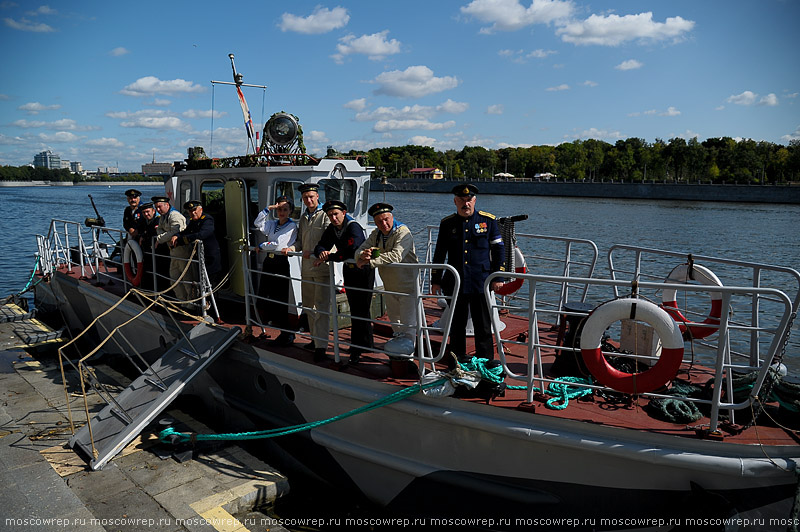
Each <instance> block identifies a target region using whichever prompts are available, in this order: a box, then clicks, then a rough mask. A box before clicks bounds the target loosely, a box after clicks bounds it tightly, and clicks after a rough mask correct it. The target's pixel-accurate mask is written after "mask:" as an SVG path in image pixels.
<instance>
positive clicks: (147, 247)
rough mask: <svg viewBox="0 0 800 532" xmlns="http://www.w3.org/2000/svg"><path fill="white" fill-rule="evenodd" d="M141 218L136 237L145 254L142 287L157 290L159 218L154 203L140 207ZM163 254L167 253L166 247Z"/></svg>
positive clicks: (143, 204) (137, 225)
mask: <svg viewBox="0 0 800 532" xmlns="http://www.w3.org/2000/svg"><path fill="white" fill-rule="evenodd" d="M139 211H140V212H141V216H140V217H139V220H138V222H137V224H136V235H138V239H139V245H140V246H141V248H142V252H143V253H144V275H143V276H142V287H143V288H146V289H148V290H155V285H154V284H153V276H152V271H153V255H152V253H153V238H155V237H156V232H157V228H158V216H157V214H156V208H155V207H154V206H153V202H147V203H142V204H141V205H139ZM164 248H165V249H164V250H163V251H162V252H163V253H167V250H166V246H164Z"/></svg>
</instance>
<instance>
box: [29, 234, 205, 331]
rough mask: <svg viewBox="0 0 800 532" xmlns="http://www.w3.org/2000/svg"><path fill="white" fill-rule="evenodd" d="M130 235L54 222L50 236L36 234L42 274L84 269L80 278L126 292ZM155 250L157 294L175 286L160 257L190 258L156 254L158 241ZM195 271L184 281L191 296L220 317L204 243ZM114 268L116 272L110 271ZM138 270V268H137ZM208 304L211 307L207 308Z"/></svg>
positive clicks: (150, 256)
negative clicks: (112, 284) (159, 264)
mask: <svg viewBox="0 0 800 532" xmlns="http://www.w3.org/2000/svg"><path fill="white" fill-rule="evenodd" d="M128 238H129V236H128V234H127V232H125V231H123V230H121V229H115V228H111V227H99V226H92V227H84V225H83V224H81V223H80V222H74V221H68V220H59V219H53V220H51V221H50V227H49V229H48V232H47V235H39V234H37V235H36V243H37V254H38V257H39V264H40V266H39V267H40V269H41V273H42V274H43V275H51V274H52V273H53V272H55V271H56V270H58V269H59V268H64V269H67V270H69V271H70V272H72V271H74V269H75V268H79V269H80V278H82V279H83V278H86V279H95V280H96V281H98V282H122V284H123V286H124V288H125V290H126V291H127V290H129V289H130V288H132V287H133V285H132V284H131V282H130V281H129V280H128V278H127V276H126V275H125V273H124V266H125V265H124V250H125V246H126V244H127V241H128ZM150 249H151V250H153V251H148V252H145V253H144V255H145V257H144V258H145V260H149V261H150V263H151V266H150V268H148V269H149V272H147V275H148V276H150V277H151V279H152V283H153V284H152V287H153V291H154V292H155V291H157V290H156V289H157V288H158V287H159V286H165V287H168V286H170V285H171V284H172V280H171V279H170V276H169V272H168V271H166V272H165V271H160V270H159V268H158V267H157V262H159V261H158V259H159V258H163V259H164V261H169V260H178V261H180V262H182V263H186V262H188V261H189V259H185V258H179V257H171V256H170V255H169V254H159V253H156V252H155V249H156V247H155V239H153V240H152V241H151V248H150ZM191 261H192V263H193V264H194V266H193V267H194V269H195V270H196V271H197V272H199V273H198V275H197V276H196V277H197V279H195V278H194V277H195V276H192V277H190V279H189V280H182V281H180V282H181V283H182V284H184V285H185V286H187V287H188V288H189V290H190V293H193V294H196V296H197V299H198V301H199V307H200V311H201V313H202V316H203V317H206V316H207V315H208V314H207V310H208V309H207V307H210V308H213V309H214V312H215V314H216V316H217V317H219V312H218V310H217V306H216V300H215V298H214V292H213V290H214V288H215V287H213V286H211V282H210V280H209V276H208V273H207V271H206V268H205V257H204V248H203V243H202V241H199V240H198V241H197V248H196V251H195V256H194V258H193V259H191ZM109 266H113V268H114V270H115V271H110V270H109ZM134 267H135V265H134ZM207 303H208V305H207Z"/></svg>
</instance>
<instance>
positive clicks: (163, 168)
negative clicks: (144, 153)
mask: <svg viewBox="0 0 800 532" xmlns="http://www.w3.org/2000/svg"><path fill="white" fill-rule="evenodd" d="M142 175H143V176H145V177H151V176H171V175H172V163H157V162H155V161H153V162H152V163H147V164H143V165H142Z"/></svg>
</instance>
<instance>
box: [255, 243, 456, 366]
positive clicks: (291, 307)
mask: <svg viewBox="0 0 800 532" xmlns="http://www.w3.org/2000/svg"><path fill="white" fill-rule="evenodd" d="M248 249H249V250H250V251H255V249H256V248H253V247H250V248H248ZM287 255H288V256H289V257H298V259H299V257H301V256H302V253H299V252H290V253H288V254H287ZM249 262H250V261H244V264H245V266H244V268H245V279H248V280H249V279H258V283H252V282H249V281H248V282H247V283H246V292H245V302H246V305H247V309H248V312H247V320H248V325H250V326H257V327H260V328H261V329H262V330H263V329H265V328H266V327H269V328H272V329H275V330H278V331H281V332H286V333H290V334H299V335H301V336H303V337H307V338H309V339H311V340H316V341H319V342H320V343H324V344H326V345H327V344H329V343H330V344H332V346H333V353H334V361H335V362H337V363H338V362H340V352H341V349H342V347H343V346H350V347H355V348H357V349H361V350H363V351H365V352H372V353H383V354H386V355H387V356H389V357H390V358H394V359H407V360H413V361H415V362H416V363H417V368H418V370H419V373H420V374H421V375H422V374H424V373H426V372H427V371H432V370H433V369H434V366H433V364H434V363H435V362H438V361H440V360H442V359H443V357H444V356H445V351H446V348H447V337H448V335H449V334H450V325H451V323H452V319H453V309H454V308H455V302H456V298H457V297H458V290H459V287H460V282H461V280H460V278H459V276H458V273H457V272H456V270H455V269H454V268H453V267H452V266H449V265H446V264H427V263H419V264H409V263H396V264H387V265H383V266H381V267H380V268H381V269H383V268H391V269H401V270H404V271H405V273H404V274H403V275H404V276H405V277H407V278H413V279H414V280H415V282H414V283H413V284H414V287H415V290H414V292H413V293H403V292H393V291H389V290H386V289H385V287H383V286H376V287H372V288H369V289H364V288H356V287H351V286H346V285H345V287H344V288H345V290H355V291H368V292H370V293H372V294H374V295H391V296H396V297H397V298H400V299H401V300H402V299H408V300H409V304H410V305H413V308H414V312H415V317H416V320H415V322H416V323H405V322H398V321H395V322H391V323H387V322H386V321H382V320H376V319H372V318H370V319H366V318H364V317H359V316H353V315H352V314H351V313H349V312H341V311H340V310H339V305H338V304H337V296H338V294H339V293H340V292H339V287H338V286H337V282H336V277H337V276H336V265H337V264H341V263H336V262H333V261H329V262H328V268H329V270H328V271H329V279H330V282H324V283H323V282H318V281H312V280H309V279H303V278H302V276H299V275H292V274H290V275H288V276H285V275H280V274H275V273H265V272H263V271H261V270H256V269H251V268H249V267H248V266H247V264H249ZM346 262H347V263H352V262H355V261H353V260H352V259H351V260H348V261H346ZM433 269H438V270H447V271H450V272H451V273H452V274H453V276H454V278H455V279H456V284H455V288H454V292H453V295H452V296H442V295H439V294H431V293H430V291H429V290H425V289H423V287H422V284H423V283H422V280H423V279H425V278H430V271H431V270H433ZM277 279H283V280H287V279H288V280H289V281H290V282H291V283H300V285H303V284H306V285H318V286H324V287H325V288H326V289H327V290H328V291H329V292H328V296H329V301H330V306H329V310H324V309H318V308H312V307H311V306H310V304H308V302H303V301H301V302H299V303H292V302H290V301H282V300H277V299H270V298H267V297H263V296H261V295H259V293H258V290H257V289H255V287H254V286H253V285H254V284H260V283H264V282H271V281H272V280H277ZM295 293H296V294H299V293H300V291H297V290H295ZM287 295H288V294H287ZM430 299H433V300H440V299H444V300H445V301H446V305H445V308H444V309H443V310H442V311H441V316H440V317H439V320H438V321H435V322H434V323H433V324H432V325H428V324H427V319H426V305H425V302H426V300H430ZM266 301H268V302H271V303H277V304H280V305H285V307H286V311H287V312H289V313H293V314H295V313H296V314H301V313H303V312H307V313H310V312H316V313H319V314H322V315H324V316H325V317H326V320H327V322H328V323H329V325H332V326H329V327H328V329H329V330H330V331H331V334H330V335H327V336H325V337H319V336H314V335H313V333H312V332H311V331H305V330H297V329H293V328H281V327H276V326H275V324H273V323H271V322H270V319H269V318H270V317H269V316H260V312H259V310H258V304H259V302H266ZM251 308H252V309H255V312H251V310H250V309H251ZM340 318H345V319H349V320H351V323H352V320H354V319H356V320H363V321H369V322H370V323H372V324H373V325H375V324H378V325H391V326H392V328H393V329H395V328H398V329H410V330H412V331H413V333H414V339H415V341H414V344H415V346H414V350H413V352H409V353H398V352H396V351H393V350H388V351H387V349H386V348H385V347H384V348H381V346H377V345H375V346H364V345H359V344H357V343H354V342H352V341H349V342H348V341H344V340H342V339H341V338H340V336H339V326H338V324H339V321H340ZM432 335H437V336H438V335H441V337H442V338H443V340H442V341H441V342H440V345H439V347H438V349H437V348H436V347H435V346H434V342H432V340H431V336H432Z"/></svg>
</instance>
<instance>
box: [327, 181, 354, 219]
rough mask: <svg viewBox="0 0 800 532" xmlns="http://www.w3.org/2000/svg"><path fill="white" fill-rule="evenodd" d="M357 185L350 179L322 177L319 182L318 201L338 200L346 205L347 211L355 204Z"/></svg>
mask: <svg viewBox="0 0 800 532" xmlns="http://www.w3.org/2000/svg"><path fill="white" fill-rule="evenodd" d="M357 192H358V187H357V186H356V182H355V181H353V180H352V179H322V180H320V182H319V202H320V203H325V202H326V201H330V200H339V201H341V202H342V203H344V204H345V205H347V212H353V209H355V206H356V200H357V199H358V198H357V197H356V194H357Z"/></svg>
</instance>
